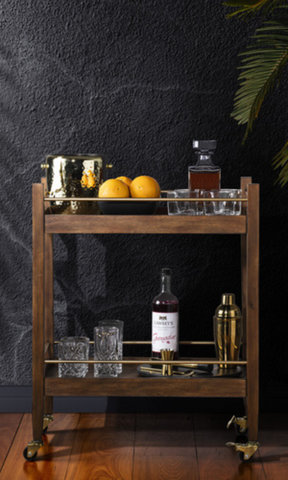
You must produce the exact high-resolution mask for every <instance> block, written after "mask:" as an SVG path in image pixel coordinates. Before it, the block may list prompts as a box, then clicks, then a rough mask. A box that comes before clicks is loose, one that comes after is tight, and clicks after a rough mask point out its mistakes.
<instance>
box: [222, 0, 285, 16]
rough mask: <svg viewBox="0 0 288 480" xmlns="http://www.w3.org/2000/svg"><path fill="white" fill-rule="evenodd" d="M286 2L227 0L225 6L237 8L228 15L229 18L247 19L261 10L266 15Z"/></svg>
mask: <svg viewBox="0 0 288 480" xmlns="http://www.w3.org/2000/svg"><path fill="white" fill-rule="evenodd" d="M284 2H285V0H226V1H225V2H224V3H223V5H224V6H226V7H234V8H236V10H234V11H233V12H231V13H229V14H228V15H227V17H228V18H231V17H235V16H237V17H239V18H242V17H243V18H247V17H249V16H251V15H254V14H255V13H258V12H259V11H261V10H262V11H263V13H264V14H265V15H266V14H268V13H269V12H272V11H273V10H274V9H275V8H276V7H278V6H280V5H282V4H283V3H284Z"/></svg>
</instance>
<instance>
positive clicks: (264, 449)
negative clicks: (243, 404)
mask: <svg viewBox="0 0 288 480" xmlns="http://www.w3.org/2000/svg"><path fill="white" fill-rule="evenodd" d="M259 426H260V429H259V442H260V448H259V453H260V457H261V459H262V463H263V466H264V470H265V473H266V477H267V479H268V480H276V479H277V480H286V479H287V478H288V414H279V415H275V414H265V415H260V421H259Z"/></svg>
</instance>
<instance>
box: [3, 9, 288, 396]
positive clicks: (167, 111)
mask: <svg viewBox="0 0 288 480" xmlns="http://www.w3.org/2000/svg"><path fill="white" fill-rule="evenodd" d="M225 13H227V10H225V9H224V7H223V6H222V4H221V1H220V0H217V1H215V0H214V1H213V0H200V1H199V0H182V1H181V2H175V1H172V0H145V1H141V0H118V1H115V0H95V1H91V0H90V1H87V0H83V1H78V0H77V1H76V0H70V1H69V2H59V1H58V0H57V1H56V0H46V1H45V2H44V1H38V2H32V1H26V2H19V1H16V0H9V1H8V0H3V1H2V6H1V34H2V35H1V37H2V40H1V46H0V52H1V62H0V75H1V90H0V96H1V109H0V115H1V164H0V168H1V187H0V198H1V222H0V229H1V230H0V231H1V250H0V253H1V295H0V304H1V318H0V322H1V337H0V358H1V371H0V380H1V384H2V385H29V384H30V383H31V334H32V316H31V261H32V256H31V184H32V183H33V182H38V181H39V179H40V177H41V174H42V171H41V169H40V164H41V162H43V161H44V160H45V156H46V155H47V154H49V153H71V152H75V153H76V152H80V151H81V152H87V153H89V152H90V153H95V152H102V153H105V154H106V156H107V158H108V160H109V161H110V162H111V163H113V164H114V169H113V175H114V176H118V175H127V176H130V177H135V176H138V175H140V174H148V175H151V176H153V177H155V178H156V179H158V181H159V183H160V185H161V187H162V188H164V189H167V188H169V189H172V188H181V187H183V188H185V187H186V183H187V167H188V165H190V164H191V163H192V160H193V155H192V147H191V142H192V139H193V138H195V139H203V138H215V139H217V140H218V149H217V153H216V155H215V161H216V162H217V163H218V164H219V165H221V167H222V185H223V186H224V187H231V188H233V187H238V186H239V182H240V176H241V175H244V176H247V175H252V177H253V180H254V181H255V182H259V183H260V185H261V295H260V313H261V317H260V322H261V330H260V339H261V386H262V388H263V389H265V388H267V389H268V388H274V387H277V386H283V385H284V386H287V382H288V380H287V378H288V375H287V373H288V366H287V362H286V348H287V337H288V326H287V325H288V322H287V310H288V309H287V295H286V286H285V285H286V272H287V266H288V265H287V234H286V232H287V188H286V189H282V190H281V189H280V188H279V187H278V186H274V181H275V179H276V173H275V172H274V171H273V170H272V168H271V158H272V157H273V155H274V154H275V153H276V152H277V151H278V150H279V149H280V148H281V146H282V144H283V143H284V140H285V133H287V93H288V92H287V77H286V79H285V75H284V76H283V83H282V84H281V87H280V88H277V91H276V92H275V93H274V94H273V95H272V96H271V97H270V98H269V100H268V101H267V103H266V104H265V105H264V108H263V112H261V115H260V118H259V120H258V121H257V125H256V128H255V130H254V132H253V134H252V135H251V136H250V138H249V141H248V142H247V144H246V145H245V147H241V146H240V144H241V140H242V136H243V133H244V132H243V130H241V129H239V128H238V127H237V125H236V122H235V121H234V120H232V119H230V112H231V109H232V101H233V94H234V92H235V90H236V85H237V81H236V80H237V71H236V66H237V65H238V59H237V54H238V53H239V52H240V51H241V50H243V48H244V46H245V45H246V42H247V39H248V38H249V36H250V35H251V34H252V33H253V31H254V28H255V25H257V21H255V22H254V24H252V23H249V22H247V23H244V22H239V21H237V20H230V21H228V20H226V19H225ZM239 242H240V241H239V238H238V237H232V236H231V237H226V236H223V237H222V236H194V237H188V236H172V235H167V236H164V235H160V236H153V237H150V236H145V235H139V236H128V235H120V236H107V235H103V236H98V237H97V236H95V235H88V236H85V237H84V236H77V237H76V236H70V237H69V236H64V235H62V236H59V237H58V238H57V239H56V240H55V316H56V329H55V330H56V331H55V335H56V337H60V336H63V335H66V334H72V335H73V334H85V335H88V336H90V337H92V331H93V326H94V325H95V324H96V323H97V321H98V320H99V319H103V318H120V319H123V320H124V321H125V337H126V339H149V337H150V304H151V300H152V298H153V297H154V296H155V295H156V294H157V293H158V290H159V272H160V269H161V267H163V266H169V267H171V268H172V270H173V291H174V293H175V294H176V295H177V296H178V297H179V299H180V302H181V328H180V333H181V337H182V338H188V339H199V340H201V339H203V340H204V339H207V340H208V339H212V316H213V313H214V310H215V308H216V306H217V305H218V304H219V303H220V295H221V293H222V292H224V291H232V292H235V293H236V297H237V300H238V303H239V304H240V264H239V260H240V249H239ZM127 353H129V352H127ZM134 353H135V352H134ZM143 353H144V350H143ZM190 353H192V354H195V355H197V354H202V353H203V354H209V352H208V351H207V350H206V351H204V350H203V351H202V350H201V351H198V350H196V349H195V350H194V352H190ZM274 358H275V362H274V361H273V359H274ZM276 362H277V364H278V365H281V368H280V369H277V368H275V363H276Z"/></svg>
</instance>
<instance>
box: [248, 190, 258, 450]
mask: <svg viewBox="0 0 288 480" xmlns="http://www.w3.org/2000/svg"><path fill="white" fill-rule="evenodd" d="M246 251H247V263H246V275H247V291H246V299H247V301H246V335H247V398H246V405H247V417H248V430H249V440H250V441H252V442H256V441H257V439H258V414H259V306H258V305H259V185H257V184H250V185H248V208H247V245H246Z"/></svg>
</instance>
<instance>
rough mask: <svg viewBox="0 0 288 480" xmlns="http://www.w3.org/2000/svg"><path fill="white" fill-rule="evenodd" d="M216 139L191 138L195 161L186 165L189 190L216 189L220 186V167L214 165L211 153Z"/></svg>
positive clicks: (215, 144) (214, 148)
mask: <svg viewBox="0 0 288 480" xmlns="http://www.w3.org/2000/svg"><path fill="white" fill-rule="evenodd" d="M216 146H217V142H216V140H193V148H194V149H195V152H196V155H197V157H198V158H197V163H196V165H193V166H191V167H188V188H189V190H197V189H199V190H214V189H216V190H218V189H220V188H221V168H220V167H218V166H216V165H214V164H213V162H212V158H211V157H212V155H213V153H214V150H216Z"/></svg>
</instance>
